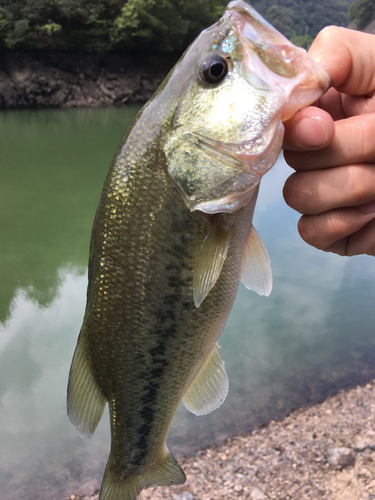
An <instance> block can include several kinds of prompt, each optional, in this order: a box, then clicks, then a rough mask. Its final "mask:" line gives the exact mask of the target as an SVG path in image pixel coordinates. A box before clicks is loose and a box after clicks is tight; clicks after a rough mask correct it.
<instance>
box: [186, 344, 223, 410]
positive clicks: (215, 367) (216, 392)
mask: <svg viewBox="0 0 375 500" xmlns="http://www.w3.org/2000/svg"><path fill="white" fill-rule="evenodd" d="M228 388H229V381H228V375H227V372H226V371H225V368H224V361H223V358H222V357H221V356H220V354H219V350H218V346H217V345H216V346H215V347H214V349H213V351H212V352H211V354H210V355H209V357H208V358H207V359H206V361H205V362H204V364H203V366H202V368H201V369H200V370H199V372H198V374H197V376H196V377H195V379H194V380H193V382H192V383H191V384H190V387H189V388H188V390H187V391H186V392H185V395H184V397H183V399H182V402H183V403H184V405H185V407H186V408H187V409H188V410H189V411H191V412H192V413H194V414H195V415H206V414H207V413H210V412H211V411H213V410H216V408H218V407H219V406H220V405H221V404H223V402H224V400H225V398H226V397H227V394H228Z"/></svg>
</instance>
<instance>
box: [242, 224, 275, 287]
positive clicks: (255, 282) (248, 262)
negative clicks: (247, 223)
mask: <svg viewBox="0 0 375 500" xmlns="http://www.w3.org/2000/svg"><path fill="white" fill-rule="evenodd" d="M241 281H242V283H243V284H244V285H245V286H246V288H248V289H249V290H254V291H255V292H257V293H259V295H266V296H267V297H268V295H269V294H270V293H271V290H272V270H271V261H270V257H269V255H268V252H267V249H266V247H265V245H264V243H263V241H262V240H261V238H260V236H259V234H258V233H257V231H256V229H255V227H254V226H251V230H250V233H249V236H248V237H247V240H246V243H245V246H244V249H243V253H242V275H241Z"/></svg>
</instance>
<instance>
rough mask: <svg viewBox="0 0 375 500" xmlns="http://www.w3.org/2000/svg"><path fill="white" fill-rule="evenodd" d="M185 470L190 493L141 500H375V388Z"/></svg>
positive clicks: (345, 394) (163, 490)
mask: <svg viewBox="0 0 375 500" xmlns="http://www.w3.org/2000/svg"><path fill="white" fill-rule="evenodd" d="M179 463H180V465H181V466H182V467H183V469H184V471H185V474H186V477H187V481H186V483H185V484H184V485H182V486H173V487H155V488H150V489H147V490H143V491H142V492H141V494H140V495H139V497H138V499H139V500H151V499H152V500H234V499H236V500H245V499H247V500H270V499H275V500H372V499H375V380H371V381H370V382H368V383H367V384H365V385H364V386H358V387H356V388H354V389H350V390H345V391H342V392H340V393H339V394H337V395H335V396H331V397H329V398H328V399H326V400H325V401H324V402H323V403H320V404H316V405H313V406H310V407H306V408H301V409H297V410H295V411H293V412H292V413H291V414H290V415H288V416H287V417H286V418H284V419H283V420H280V421H278V422H276V421H274V420H271V422H269V423H268V424H267V425H265V426H263V427H261V428H260V429H257V430H255V431H252V432H251V433H249V434H247V435H245V436H236V437H233V438H231V439H228V440H227V441H226V442H225V443H224V444H223V445H221V446H212V447H210V448H206V449H203V450H200V451H199V452H198V453H196V454H195V455H193V456H190V457H185V458H183V459H182V460H179ZM97 499H98V492H95V493H90V494H89V495H86V496H78V495H75V494H74V492H73V493H72V494H71V495H70V496H68V497H67V500H97Z"/></svg>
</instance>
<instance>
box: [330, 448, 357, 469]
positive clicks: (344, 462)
mask: <svg viewBox="0 0 375 500" xmlns="http://www.w3.org/2000/svg"><path fill="white" fill-rule="evenodd" d="M327 460H328V462H329V463H330V464H331V465H334V466H335V467H340V468H343V467H349V466H353V465H354V456H353V454H352V451H351V450H350V449H349V448H331V449H329V450H328V451H327Z"/></svg>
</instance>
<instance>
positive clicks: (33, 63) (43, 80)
mask: <svg viewBox="0 0 375 500" xmlns="http://www.w3.org/2000/svg"><path fill="white" fill-rule="evenodd" d="M141 59H142V58H141V57H140V56H138V57H135V56H131V55H123V54H84V53H82V54H79V53H66V52H38V53H33V52H13V51H2V52H0V109H22V108H47V107H48V108H50V107H60V108H72V107H83V106H86V107H87V106H91V107H95V106H110V105H121V104H125V103H129V104H130V103H143V102H146V101H147V100H148V99H149V98H150V97H151V95H152V94H153V92H154V91H155V90H156V89H157V87H158V86H159V85H160V83H161V82H162V80H163V78H164V77H165V75H166V74H167V71H168V69H169V68H170V67H171V65H169V64H168V63H164V64H163V65H162V67H161V64H160V63H159V64H156V63H155V62H154V61H152V60H149V61H147V60H141Z"/></svg>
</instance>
